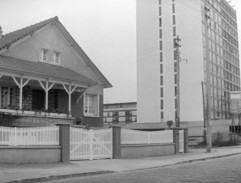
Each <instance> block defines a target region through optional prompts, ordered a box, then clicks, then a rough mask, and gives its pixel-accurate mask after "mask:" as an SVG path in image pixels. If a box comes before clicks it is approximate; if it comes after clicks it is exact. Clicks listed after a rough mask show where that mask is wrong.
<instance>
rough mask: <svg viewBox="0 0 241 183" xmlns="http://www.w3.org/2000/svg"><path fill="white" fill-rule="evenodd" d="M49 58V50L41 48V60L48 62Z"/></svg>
mask: <svg viewBox="0 0 241 183" xmlns="http://www.w3.org/2000/svg"><path fill="white" fill-rule="evenodd" d="M47 60H48V50H47V49H42V50H41V59H40V61H43V62H47Z"/></svg>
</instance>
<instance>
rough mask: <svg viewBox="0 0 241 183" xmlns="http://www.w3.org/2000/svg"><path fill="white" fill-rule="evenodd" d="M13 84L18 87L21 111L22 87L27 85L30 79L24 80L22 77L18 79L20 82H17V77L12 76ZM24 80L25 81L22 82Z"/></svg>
mask: <svg viewBox="0 0 241 183" xmlns="http://www.w3.org/2000/svg"><path fill="white" fill-rule="evenodd" d="M12 78H13V80H14V82H15V84H16V85H17V86H18V87H19V109H20V110H22V109H23V87H24V86H26V84H28V82H29V80H30V79H26V78H23V77H20V80H19V81H18V77H15V76H12ZM24 80H25V81H24Z"/></svg>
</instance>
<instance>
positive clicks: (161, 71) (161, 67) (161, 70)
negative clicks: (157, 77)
mask: <svg viewBox="0 0 241 183" xmlns="http://www.w3.org/2000/svg"><path fill="white" fill-rule="evenodd" d="M160 74H163V66H162V64H161V65H160Z"/></svg>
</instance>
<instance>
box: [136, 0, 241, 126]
mask: <svg viewBox="0 0 241 183" xmlns="http://www.w3.org/2000/svg"><path fill="white" fill-rule="evenodd" d="M136 3H137V8H136V10H137V100H138V105H137V114H138V122H140V123H148V122H166V121H168V120H172V121H175V120H176V110H177V109H176V106H177V104H176V102H177V101H176V96H177V83H176V82H177V80H176V77H177V72H176V66H175V64H176V62H177V61H176V59H177V58H176V52H175V51H176V49H177V48H176V47H175V45H174V39H175V38H177V36H179V38H180V39H181V41H180V45H181V47H180V48H179V49H180V57H181V58H180V60H181V62H180V96H181V97H180V108H181V111H180V114H181V116H180V119H181V121H188V122H191V121H203V116H204V114H203V99H202V86H201V83H202V82H204V83H205V82H207V81H206V78H207V75H208V77H210V78H211V79H210V85H211V87H210V93H211V95H210V99H209V100H210V101H211V102H210V103H211V104H210V108H211V110H210V111H211V119H230V111H229V91H237V90H239V89H240V79H239V77H240V73H239V56H238V44H237V43H238V38H237V22H236V12H235V11H234V10H233V8H232V7H231V6H230V5H229V4H228V3H227V2H226V1H225V0H220V1H218V0H214V1H208V0H193V1H189V0H183V1H176V0H172V1H169V0H159V1H158V0H137V1H136ZM204 7H207V8H208V9H209V11H210V13H208V15H209V16H210V19H209V20H208V35H207V34H206V32H205V26H204V21H205V18H204V14H205V13H204V9H203V8H204ZM206 37H208V38H207V40H208V42H207V43H206ZM206 47H208V49H207V50H208V53H207V52H206ZM206 53H207V54H206ZM206 55H208V57H210V58H209V59H207V58H206ZM207 60H208V64H209V65H210V68H211V69H210V71H209V72H207V71H206V65H207ZM207 73H208V74H207ZM204 88H205V94H206V93H207V90H206V86H205V87H204ZM205 100H206V99H205Z"/></svg>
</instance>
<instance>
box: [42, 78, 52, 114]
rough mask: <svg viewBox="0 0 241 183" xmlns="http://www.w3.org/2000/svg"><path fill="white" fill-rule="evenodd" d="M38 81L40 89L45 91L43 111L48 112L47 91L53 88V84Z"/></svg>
mask: <svg viewBox="0 0 241 183" xmlns="http://www.w3.org/2000/svg"><path fill="white" fill-rule="evenodd" d="M38 81H39V84H40V85H41V87H42V88H43V90H44V91H45V110H48V108H49V90H50V89H51V88H52V87H53V86H54V84H55V83H54V82H49V81H48V80H47V81H40V80H38Z"/></svg>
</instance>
